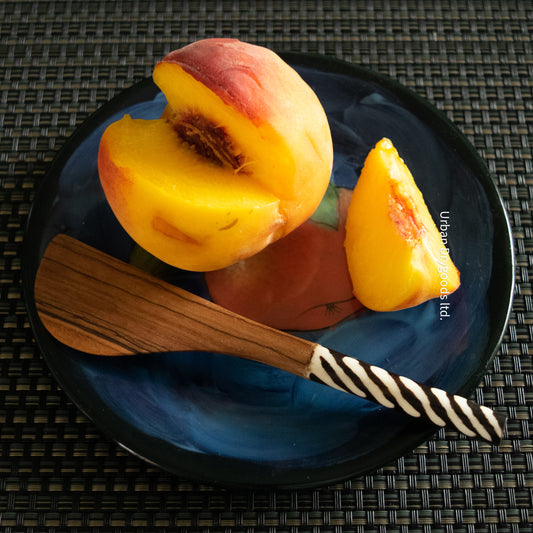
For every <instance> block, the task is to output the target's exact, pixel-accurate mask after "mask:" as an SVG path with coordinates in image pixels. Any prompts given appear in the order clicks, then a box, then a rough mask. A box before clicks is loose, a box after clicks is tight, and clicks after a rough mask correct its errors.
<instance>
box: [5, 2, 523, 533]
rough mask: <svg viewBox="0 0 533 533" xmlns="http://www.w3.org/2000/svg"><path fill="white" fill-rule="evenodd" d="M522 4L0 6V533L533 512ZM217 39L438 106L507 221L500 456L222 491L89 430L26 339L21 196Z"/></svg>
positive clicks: (470, 519)
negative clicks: (76, 145) (396, 86)
mask: <svg viewBox="0 0 533 533" xmlns="http://www.w3.org/2000/svg"><path fill="white" fill-rule="evenodd" d="M532 20H533V7H532V4H531V2H529V1H523V2H512V1H503V0H502V1H501V2H486V1H483V2H481V1H476V2H445V1H442V2H439V1H436V2H435V1H430V2H414V1H406V2H396V1H393V0H390V1H387V0H383V1H379V0H377V1H375V2H366V1H353V2H351V1H348V0H346V1H338V2H332V3H329V2H325V1H324V2H316V3H315V2H292V1H272V2H264V3H263V2H247V1H246V2H242V3H241V4H239V3H236V2H219V3H217V2H211V1H208V0H207V1H202V2H193V1H191V2H182V3H180V2H177V3H175V4H174V6H173V7H172V6H171V5H170V4H169V3H167V2H163V1H155V2H154V1H130V2H104V1H100V2H96V1H95V2H86V1H83V2H77V1H73V2H67V1H60V2H49V1H42V2H36V1H32V2H22V1H21V2H6V1H4V2H1V3H0V67H1V71H0V72H1V73H2V76H1V79H0V83H1V87H0V131H1V137H0V184H1V187H0V252H1V253H0V321H1V329H0V424H1V426H0V453H1V457H0V529H1V530H2V531H6V532H19V531H35V532H44V531H46V532H52V531H54V532H59V531H67V530H69V531H89V530H90V529H91V528H93V530H97V531H102V532H104V531H105V532H107V531H109V532H111V531H151V530H154V529H156V528H162V529H168V530H169V531H176V530H181V529H184V530H185V529H187V530H188V531H206V530H209V531H225V530H227V529H230V528H231V529H232V530H234V531H252V530H253V531H311V530H316V531H318V530H320V531H336V530H339V531H340V530H341V529H342V530H345V531H363V530H365V531H378V530H379V531H382V530H390V531H404V530H407V529H409V530H412V531H422V530H433V531H452V530H453V531H474V530H478V531H519V530H523V531H526V530H531V528H532V526H533V523H532V522H533V516H532V513H531V509H532V490H533V442H532V440H531V435H530V432H529V424H530V420H531V417H532V413H531V407H532V405H533V388H532V381H533V363H532V359H531V356H530V347H531V346H532V344H531V342H532V325H533V306H532V299H531V284H530V279H529V275H530V265H531V262H532V257H533V256H532V254H533V240H532V220H531V211H530V204H531V201H532V195H533V192H532V191H533V168H532V166H533V165H532V147H533V132H532V124H533V98H532V86H533V84H532V79H533V44H532V29H533V27H532ZM214 36H225V37H229V36H233V37H239V38H240V39H242V40H247V41H251V42H255V43H258V44H262V45H265V46H268V47H271V48H275V49H279V50H293V51H310V52H319V53H323V54H328V55H331V56H336V57H339V58H341V59H345V60H349V61H352V62H354V63H360V64H363V65H365V66H368V67H371V68H372V69H374V70H377V71H379V72H381V73H384V74H387V75H389V76H392V77H394V78H396V79H397V80H399V81H400V82H401V83H403V84H405V85H407V86H408V87H411V88H412V89H414V90H415V91H417V92H418V93H419V94H421V95H422V96H424V97H426V98H427V99H428V100H429V101H431V102H432V103H433V104H434V105H435V106H437V107H438V108H440V109H442V110H444V111H445V112H446V114H447V115H448V116H449V118H451V119H452V120H453V121H454V122H455V123H456V124H457V125H458V126H459V127H460V129H461V130H462V131H463V132H464V133H465V134H466V135H467V137H468V138H469V139H470V140H471V142H472V143H473V145H474V146H475V147H476V148H477V150H478V151H479V153H480V154H481V155H482V157H483V158H484V159H485V161H486V162H487V164H488V166H489V169H490V171H491V173H492V175H493V177H494V180H495V181H496V183H497V184H498V186H499V189H500V192H501V194H502V196H503V199H504V201H505V206H506V208H507V209H508V212H509V214H510V219H511V222H512V227H513V232H514V237H515V246H516V253H517V273H516V274H517V289H516V297H515V302H514V308H513V312H512V316H511V320H510V324H509V327H508V330H507V332H506V335H505V338H504V342H503V344H502V346H501V349H500V353H499V355H498V357H497V358H496V360H495V362H494V364H493V368H492V369H491V372H490V373H489V374H488V375H487V376H486V377H485V379H484V381H483V383H482V384H480V387H479V388H478V389H477V392H476V398H477V399H478V400H479V401H481V402H483V403H485V404H487V405H489V406H500V407H501V406H504V407H505V408H506V409H507V411H508V413H509V416H510V421H509V427H508V430H509V431H508V438H506V440H505V442H504V446H503V447H502V451H501V453H496V452H495V451H494V450H493V448H492V447H490V446H485V445H483V444H481V443H478V442H476V441H473V442H472V441H469V440H462V439H461V438H460V437H457V436H455V435H454V436H453V437H452V436H450V435H449V434H447V433H446V432H444V431H441V432H439V433H438V434H437V435H436V436H435V437H434V438H432V439H430V440H429V441H428V442H427V443H425V444H424V445H422V446H420V447H419V448H418V449H416V450H414V451H413V452H412V453H410V454H408V455H406V456H405V457H402V458H400V459H398V460H397V461H394V462H392V463H391V464H388V465H386V466H384V467H383V468H382V469H380V470H379V471H377V472H374V473H371V474H369V475H365V476H361V477H357V478H355V479H351V480H348V481H346V482H344V483H340V484H338V485H334V486H328V487H321V488H317V489H314V490H300V491H292V492H284V491H254V492H246V491H232V490H225V489H221V488H216V487H212V486H208V485H200V484H197V483H194V482H190V481H188V480H185V479H180V478H177V477H175V476H172V475H169V474H166V473H164V472H162V471H160V470H158V469H157V468H153V467H151V466H149V465H147V464H145V463H144V462H141V461H140V460H138V459H136V458H135V457H133V456H131V455H129V454H127V453H126V452H123V451H121V449H120V448H118V447H117V446H116V445H115V444H114V443H113V442H111V441H109V440H107V439H106V438H105V437H103V436H102V435H101V434H100V433H99V431H98V430H97V429H96V428H95V427H94V426H93V425H92V423H91V422H90V421H88V420H87V419H86V418H85V417H84V416H83V415H82V414H81V413H80V412H79V411H78V410H77V408H76V407H75V406H73V405H72V404H71V402H70V401H69V400H68V398H67V397H66V396H65V394H64V393H63V392H62V391H61V390H60V389H59V388H58V386H57V385H56V383H55V381H54V379H53V378H52V377H51V375H50V373H49V371H48V369H47V367H46V365H45V363H44V362H43V359H42V357H41V355H40V353H39V351H38V350H37V348H36V347H35V345H34V343H33V340H32V334H31V330H30V328H29V324H28V321H27V317H26V312H25V308H24V304H23V301H22V297H21V288H20V278H21V275H20V268H21V265H20V250H21V242H22V239H23V232H24V225H25V221H26V219H27V216H28V212H29V209H30V205H31V202H32V198H33V194H34V190H35V189H36V187H37V186H38V184H39V182H40V180H41V179H42V177H43V175H44V173H45V171H46V169H47V167H48V165H49V163H50V161H51V160H52V159H53V157H54V155H55V154H56V153H57V151H58V149H59V148H60V147H61V146H62V145H63V143H64V142H65V140H66V138H67V137H68V136H69V135H70V134H71V133H72V132H73V131H74V130H75V128H76V126H77V125H79V124H80V123H81V122H82V121H83V119H84V118H86V117H87V116H88V115H89V114H90V113H91V112H93V111H94V110H96V109H97V108H98V107H99V106H100V105H102V104H103V103H104V102H106V101H107V100H108V99H109V98H110V97H111V96H113V95H114V94H116V93H117V92H118V91H120V90H121V89H122V88H124V87H128V86H130V85H131V84H133V83H134V82H136V81H138V80H140V79H142V78H144V77H146V76H148V75H150V73H151V70H152V67H153V65H154V62H155V61H156V60H157V59H159V58H160V57H162V56H163V55H164V54H165V53H166V52H168V51H170V50H171V49H174V48H177V47H179V46H181V45H183V44H186V43H188V42H190V41H192V40H195V39H199V38H204V37H214Z"/></svg>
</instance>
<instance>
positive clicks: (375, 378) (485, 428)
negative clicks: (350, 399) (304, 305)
mask: <svg viewBox="0 0 533 533" xmlns="http://www.w3.org/2000/svg"><path fill="white" fill-rule="evenodd" d="M308 372H309V375H308V377H309V379H311V380H313V381H317V382H319V383H323V384H325V385H329V386H331V387H335V388H337V389H339V390H342V391H345V392H349V393H352V394H355V395H356V396H360V397H362V398H367V399H369V400H372V401H374V402H376V403H378V404H380V405H383V406H385V407H390V408H396V409H399V410H401V411H403V412H404V413H406V414H408V415H410V416H412V417H415V418H420V419H424V420H427V421H429V422H432V423H433V424H435V425H437V426H448V425H451V426H453V427H455V428H456V429H457V430H459V431H460V432H461V433H463V434H465V435H467V436H469V437H479V438H481V439H483V440H486V441H489V442H492V443H495V444H497V443H499V442H500V441H501V439H502V437H503V430H504V427H505V417H504V416H503V415H501V414H499V413H495V412H494V411H492V410H491V409H489V408H488V407H485V406H483V405H479V404H477V403H475V402H472V401H470V400H467V399H466V398H462V397H461V396H455V395H453V394H450V393H448V392H445V391H443V390H440V389H436V388H434V387H427V386H425V385H421V384H419V383H415V382H414V381H412V380H411V379H409V378H406V377H403V376H398V375H397V374H393V373H391V372H388V371H387V370H384V369H383V368H379V367H376V366H373V365H369V364H368V363H364V362H363V361H359V360H357V359H355V358H352V357H348V356H346V355H343V354H341V353H338V352H335V351H334V350H328V349H327V348H324V347H323V346H320V345H318V344H317V345H316V347H315V350H314V352H313V355H312V357H311V360H310V363H309V365H308Z"/></svg>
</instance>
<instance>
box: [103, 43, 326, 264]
mask: <svg viewBox="0 0 533 533" xmlns="http://www.w3.org/2000/svg"><path fill="white" fill-rule="evenodd" d="M153 79H154V81H155V83H156V84H157V85H158V86H159V88H160V89H161V90H162V91H163V93H164V94H165V96H166V98H167V107H166V109H165V112H164V113H163V115H162V117H161V118H159V119H154V120H139V119H132V118H130V117H129V116H125V117H124V118H122V119H121V120H119V121H117V122H115V123H113V124H111V125H110V126H109V127H108V128H107V129H106V131H105V132H104V134H103V136H102V139H101V143H100V149H99V154H98V169H99V174H100V180H101V183H102V186H103V189H104V192H105V195H106V198H107V200H108V202H109V204H110V206H111V208H112V209H113V211H114V213H115V215H116V217H117V219H118V220H119V222H120V223H121V224H122V226H123V227H124V228H125V229H126V231H127V232H128V233H129V234H130V235H131V236H132V238H133V239H134V240H135V241H136V242H137V243H138V244H139V245H140V246H142V247H143V248H145V249H146V250H147V251H149V252H150V253H152V254H153V255H155V256H156V257H158V258H159V259H161V260H163V261H165V262H167V263H169V264H171V265H174V266H177V267H179V268H183V269H188V270H195V271H209V270H214V269H219V268H224V267H226V266H228V265H230V264H233V263H235V262H236V261H239V260H240V259H243V258H246V257H249V256H251V255H253V254H255V253H257V252H258V251H260V250H262V249H263V248H264V247H265V246H267V245H268V244H269V243H271V242H273V241H275V240H277V239H279V238H281V237H283V236H285V235H287V234H288V233H289V232H291V231H292V230H293V229H295V228H296V227H298V226H299V225H300V224H302V223H303V222H304V221H305V220H307V219H308V218H309V217H310V216H311V215H312V214H313V212H314V211H315V209H316V208H317V206H318V205H319V203H320V201H321V199H322V197H323V195H324V193H325V191H326V188H327V186H328V183H329V178H330V174H331V168H332V163H333V147H332V141H331V133H330V129H329V124H328V121H327V117H326V115H325V112H324V110H323V108H322V105H321V103H320V101H319V100H318V98H317V96H316V95H315V93H314V92H313V90H312V89H311V88H310V87H309V86H308V85H307V84H306V83H305V82H304V81H303V79H302V78H301V77H300V76H299V75H298V73H297V72H296V71H295V70H294V69H293V68H291V67H290V66H289V65H288V64H286V63H285V62H284V61H283V60H282V59H281V58H280V57H279V56H277V55H276V54H275V53H274V52H272V51H271V50H268V49H266V48H263V47H259V46H255V45H251V44H248V43H244V42H241V41H238V40H234V39H206V40H203V41H197V42H194V43H192V44H190V45H187V46H185V47H183V48H181V49H179V50H176V51H174V52H171V53H170V54H168V55H167V56H166V57H165V58H164V59H163V60H162V61H161V62H159V63H158V64H157V65H156V66H155V68H154V72H153Z"/></svg>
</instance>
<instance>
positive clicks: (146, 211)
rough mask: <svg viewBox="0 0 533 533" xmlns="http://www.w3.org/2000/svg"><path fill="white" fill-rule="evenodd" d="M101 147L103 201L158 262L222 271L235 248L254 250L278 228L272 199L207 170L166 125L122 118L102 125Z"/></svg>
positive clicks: (236, 178)
mask: <svg viewBox="0 0 533 533" xmlns="http://www.w3.org/2000/svg"><path fill="white" fill-rule="evenodd" d="M131 139H135V142H134V143H132V142H131ZM102 146H103V147H104V148H102V149H101V150H100V163H99V164H100V167H101V168H103V169H105V170H104V172H103V173H104V174H105V175H106V176H108V177H109V179H103V180H102V185H103V187H104V191H105V193H106V196H107V197H109V198H114V201H113V206H114V209H115V211H116V212H118V213H120V219H121V223H122V225H123V226H124V228H125V229H126V231H127V232H128V233H129V234H130V235H131V236H132V238H133V239H134V240H135V241H136V242H137V243H138V244H139V245H140V246H142V247H143V248H145V249H147V250H154V251H155V252H156V254H154V255H157V256H158V257H159V258H160V259H161V260H163V261H166V262H168V263H171V264H172V263H173V262H175V257H176V256H179V258H180V267H181V268H185V269H188V270H212V269H215V268H220V265H224V264H226V263H227V262H228V261H233V260H234V257H233V254H234V249H235V247H238V248H239V249H240V250H242V254H243V255H249V254H251V253H255V251H257V250H254V249H253V247H254V246H255V247H257V248H259V249H261V248H263V247H264V246H266V245H267V244H268V243H269V242H270V240H271V239H272V235H276V234H277V232H279V231H281V229H282V228H283V225H284V219H283V217H282V216H281V214H280V213H279V200H278V199H277V198H276V197H275V196H274V195H272V194H271V193H269V192H268V191H267V190H265V189H264V188H263V187H261V186H260V185H258V184H256V183H255V182H254V181H253V180H250V179H248V177H247V176H243V175H239V174H234V173H228V172H227V171H226V170H225V169H223V168H222V167H220V166H217V165H215V164H211V163H209V164H208V165H209V171H206V161H205V160H204V159H203V158H201V157H200V156H198V155H197V154H196V153H195V152H194V151H193V150H191V149H188V148H185V149H184V148H180V143H179V141H178V140H177V137H176V133H175V132H174V131H173V129H172V127H171V126H170V125H169V124H168V123H167V122H165V121H163V120H150V121H146V120H138V119H137V120H134V119H131V118H130V117H128V116H126V117H124V118H123V119H121V120H120V121H118V122H115V123H114V124H112V125H111V126H110V127H109V128H107V130H106V131H105V133H104V137H103V138H102ZM154 146H157V149H156V150H154ZM221 181H223V182H225V183H226V184H227V187H219V183H220V182H221ZM113 187H114V188H115V189H116V190H115V189H113ZM200 212H201V216H198V214H199V213H200Z"/></svg>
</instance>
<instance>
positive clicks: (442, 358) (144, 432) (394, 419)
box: [23, 54, 514, 488]
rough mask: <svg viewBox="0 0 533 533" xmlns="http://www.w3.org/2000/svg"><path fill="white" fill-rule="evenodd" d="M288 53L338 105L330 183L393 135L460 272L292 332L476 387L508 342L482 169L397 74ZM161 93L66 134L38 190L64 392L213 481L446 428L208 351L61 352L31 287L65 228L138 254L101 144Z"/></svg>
mask: <svg viewBox="0 0 533 533" xmlns="http://www.w3.org/2000/svg"><path fill="white" fill-rule="evenodd" d="M283 57H284V59H285V60H286V61H288V62H289V63H290V64H291V65H293V66H294V68H295V69H296V70H297V71H298V72H299V73H300V74H301V75H302V77H303V78H304V79H305V80H306V81H307V82H308V83H309V84H310V85H311V87H312V88H313V89H314V90H315V92H316V93H317V95H318V97H319V98H320V100H321V102H322V104H323V106H324V108H325V110H326V113H327V115H328V118H329V121H330V126H331V130H332V135H333V141H334V150H335V158H334V169H333V173H332V177H331V179H332V181H333V182H334V183H335V184H336V185H337V186H338V187H347V188H352V189H353V187H354V185H355V183H356V181H357V178H358V175H359V172H360V170H361V167H362V165H363V162H364V159H365V157H366V155H367V154H368V152H369V150H370V149H371V147H372V146H373V145H374V144H375V143H376V142H377V141H378V140H380V139H381V138H382V137H388V138H390V139H391V140H392V142H393V143H394V145H395V146H396V148H397V149H398V151H399V153H400V155H401V156H402V157H403V159H404V160H405V162H406V163H407V165H408V167H409V168H410V169H411V171H412V173H413V175H414V177H415V180H416V181H417V183H418V186H419V188H420V189H421V190H422V192H423V194H424V197H425V199H426V202H427V204H428V207H429V209H430V211H431V213H432V215H433V217H434V219H435V221H436V223H437V225H440V224H444V226H446V227H445V230H446V234H447V239H448V243H449V251H450V253H451V254H452V258H453V260H454V262H455V264H456V265H457V267H458V268H459V270H460V272H461V280H462V284H461V288H460V289H459V290H458V291H456V292H455V293H454V294H453V295H451V296H450V297H449V298H448V299H447V301H446V303H448V304H449V305H448V306H447V307H442V305H441V303H442V302H441V301H440V300H439V299H435V300H432V301H429V302H427V303H425V304H422V305H420V306H417V307H414V308H411V309H407V310H404V311H397V312H394V313H373V312H363V313H361V314H359V315H358V316H357V317H355V318H353V319H349V320H345V321H342V322H341V323H340V324H338V325H336V326H333V327H330V328H325V329H319V330H314V331H308V332H305V333H297V334H301V335H305V336H306V337H307V338H309V339H312V340H316V341H317V342H320V343H321V344H323V345H325V346H327V347H329V348H333V349H335V350H338V351H340V352H343V353H346V354H349V355H353V356H357V357H358V358H360V359H363V360H366V361H368V362H370V363H374V364H377V365H380V366H383V367H385V368H387V369H389V370H391V371H394V372H396V373H399V374H402V375H405V376H408V377H410V378H413V379H415V380H419V381H422V382H425V383H427V384H430V385H434V386H438V387H440V388H443V389H446V390H448V391H449V392H452V393H460V394H463V395H470V394H471V393H472V392H473V390H474V388H475V386H476V385H477V384H478V383H479V382H480V380H481V379H482V376H483V374H484V373H485V371H486V369H487V365H488V364H489V363H490V361H491V359H492V358H493V356H494V355H495V353H496V351H497V349H498V346H499V343H500V341H501V337H502V335H503V332H504V330H505V327H506V323H507V319H508V316H509V312H510V307H511V299H512V293H513V280H514V275H513V273H514V261H513V250H512V240H511V234H510V229H509V223H508V220H507V217H506V214H505V211H504V209H503V206H502V202H501V199H500V197H499V195H498V192H497V190H496V188H495V186H494V184H493V181H492V179H491V177H490V175H489V172H488V170H487V168H486V166H485V164H484V163H483V161H482V160H481V159H480V157H479V156H478V155H477V153H476V152H475V150H474V149H473V148H472V146H471V145H470V144H469V142H468V141H467V140H466V139H465V137H464V136H463V135H462V134H461V132H460V131H459V130H458V129H457V128H456V127H455V126H453V125H452V124H451V123H450V121H449V120H448V119H447V118H446V117H445V116H444V115H443V114H442V113H440V112H439V111H438V110H436V109H435V108H433V107H432V106H431V105H429V104H428V103H427V102H426V101H425V100H423V99H421V98H420V97H418V96H417V95H415V94H414V93H412V92H411V91H409V90H407V89H405V88H404V87H402V86H401V85H399V84H398V83H396V82H395V81H394V80H392V79H389V78H386V77H382V76H380V75H377V74H375V73H373V72H370V71H368V70H365V69H362V68H359V67H356V66H353V65H350V64H347V63H344V62H341V61H337V60H333V59H330V58H326V57H322V56H310V55H300V54H291V55H284V56H283ZM165 103H166V102H165V98H164V96H163V95H162V94H161V93H160V92H159V90H158V89H157V87H156V86H155V85H154V84H153V82H152V80H151V79H147V80H144V81H142V82H140V83H138V84H137V85H135V86H133V87H131V88H129V89H127V90H125V91H124V92H122V93H120V94H119V95H118V96H117V97H115V98H114V99H113V100H111V101H110V102H108V103H107V104H106V105H104V106H103V107H102V108H101V109H100V110H99V111H98V112H96V113H95V114H94V115H93V116H91V117H90V118H89V119H88V120H87V121H86V122H84V123H83V124H82V125H81V126H80V127H79V129H78V130H77V131H76V132H75V133H74V135H72V137H71V138H70V139H69V140H68V141H67V143H66V145H65V146H64V148H63V149H62V151H61V152H60V153H59V154H58V155H57V158H56V159H55V160H54V162H53V163H52V165H51V167H50V169H49V172H48V174H47V176H46V177H45V179H44V180H43V182H42V186H41V188H40V190H39V191H38V194H37V195H36V198H35V201H34V205H33V207H32V210H31V213H30V217H29V221H28V226H27V232H26V236H25V241H24V249H23V286H24V294H25V298H26V303H27V308H28V313H29V318H30V321H31V325H32V328H33V331H34V335H35V339H36V342H37V344H38V346H39V348H40V350H41V351H42V353H43V355H44V357H45V359H46V362H47V363H48V365H49V368H50V370H51V371H52V373H53V375H54V376H55V378H56V379H57V381H58V383H59V385H60V386H61V388H62V389H63V390H64V391H65V392H66V393H67V395H68V396H69V397H70V398H71V399H72V401H73V402H74V403H75V404H76V405H77V406H78V407H79V408H80V409H81V410H82V411H83V412H84V413H85V414H86V415H87V416H88V417H89V418H90V419H91V420H92V421H93V422H94V423H95V424H96V426H97V427H98V428H100V430H101V431H102V432H103V433H105V434H106V435H107V436H109V437H110V438H112V439H114V440H115V441H116V442H118V443H119V444H120V445H121V446H123V447H124V448H126V449H127V450H129V451H130V452H132V453H133V454H135V455H137V456H139V457H141V458H143V459H145V460H146V461H148V462H150V463H152V464H155V465H158V466H159V467H161V468H162V469H165V470H167V471H170V472H172V473H175V474H177V475H180V476H184V477H187V478H191V479H196V480H203V481H205V482H209V483H215V484H224V485H232V486H244V487H278V488H279V487H283V488H296V487H306V486H317V485H322V484H326V483H332V482H335V481H338V480H342V479H346V478H348V477H351V476H355V475H357V474H361V473H363V472H367V471H370V470H373V469H376V468H378V467H380V466H382V465H384V464H386V463H387V462H389V461H392V460H393V459H394V458H396V457H398V456H401V455H403V454H405V453H407V452H409V451H411V450H413V449H414V448H416V447H417V446H418V445H419V444H421V443H422V442H423V441H425V440H426V439H428V438H429V437H430V436H431V435H432V434H433V433H434V432H435V431H436V429H435V428H433V427H430V426H428V425H425V424H421V423H419V422H417V421H416V420H413V419H410V418H409V417H407V416H405V415H402V414H400V413H398V412H396V411H392V410H388V409H386V408H382V407H379V406H377V405H374V404H372V403H370V402H367V401H366V400H363V399H360V398H356V397H352V396H350V395H348V394H345V393H343V392H339V391H336V390H333V389H329V388H327V387H325V386H322V385H320V384H317V383H313V382H310V381H306V380H304V379H302V378H298V377H295V376H293V375H290V374H287V373H284V372H282V371H280V370H276V369H273V368H269V367H266V366H264V365H261V364H258V363H254V362H250V361H244V360H240V359H237V358H231V357H228V356H225V355H220V354H218V355H215V354H211V353H164V354H154V355H152V356H132V357H124V358H99V357H96V356H91V355H88V354H84V353H80V352H77V351H75V350H72V349H69V348H66V347H65V346H63V345H61V344H60V343H58V342H57V341H55V339H53V338H52V337H51V336H50V335H49V334H48V332H47V331H46V330H45V329H44V328H43V326H42V324H41V323H40V321H39V319H38V316H37V313H36V309H35V302H34V299H33V284H34V279H35V273H36V270H37V267H38V265H39V262H40V258H41V257H42V254H43V252H44V250H45V248H46V246H47V243H48V242H49V241H50V239H51V238H52V237H53V236H54V235H56V234H57V233H67V234H69V235H71V236H73V237H76V238H78V239H80V240H82V241H84V242H86V243H87V244H90V245H92V246H95V247H97V248H99V249H100V250H102V251H104V252H107V253H109V254H111V255H113V256H115V257H117V258H120V259H122V260H124V261H128V258H129V257H130V253H131V250H132V247H133V246H134V243H133V242H132V241H131V239H130V238H129V237H128V236H127V235H126V234H125V232H124V231H123V230H122V228H121V226H120V225H119V223H118V222H117V220H116V219H115V217H114V216H113V214H112V212H111V210H110V208H109V206H108V204H107V202H106V199H105V197H104V194H103V192H102V189H101V187H100V183H99V179H98V171H97V153H98V144H99V140H100V136H101V134H102V132H103V131H104V129H105V127H106V126H107V125H108V124H110V123H111V122H113V121H115V120H117V119H119V118H121V117H122V116H123V115H124V114H125V113H128V114H130V115H131V116H132V117H134V118H146V119H151V118H158V117H159V116H160V114H161V112H162V110H163V108H164V106H165ZM376 244H377V245H379V243H376ZM172 282H173V283H175V284H177V285H180V286H182V287H184V288H186V289H188V290H191V291H193V292H196V293H198V294H201V295H202V296H204V297H209V293H208V291H207V288H206V284H205V279H204V276H203V274H202V273H191V272H185V271H179V270H174V271H173V275H172ZM324 282H325V283H327V282H328V280H327V279H326V280H324Z"/></svg>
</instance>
